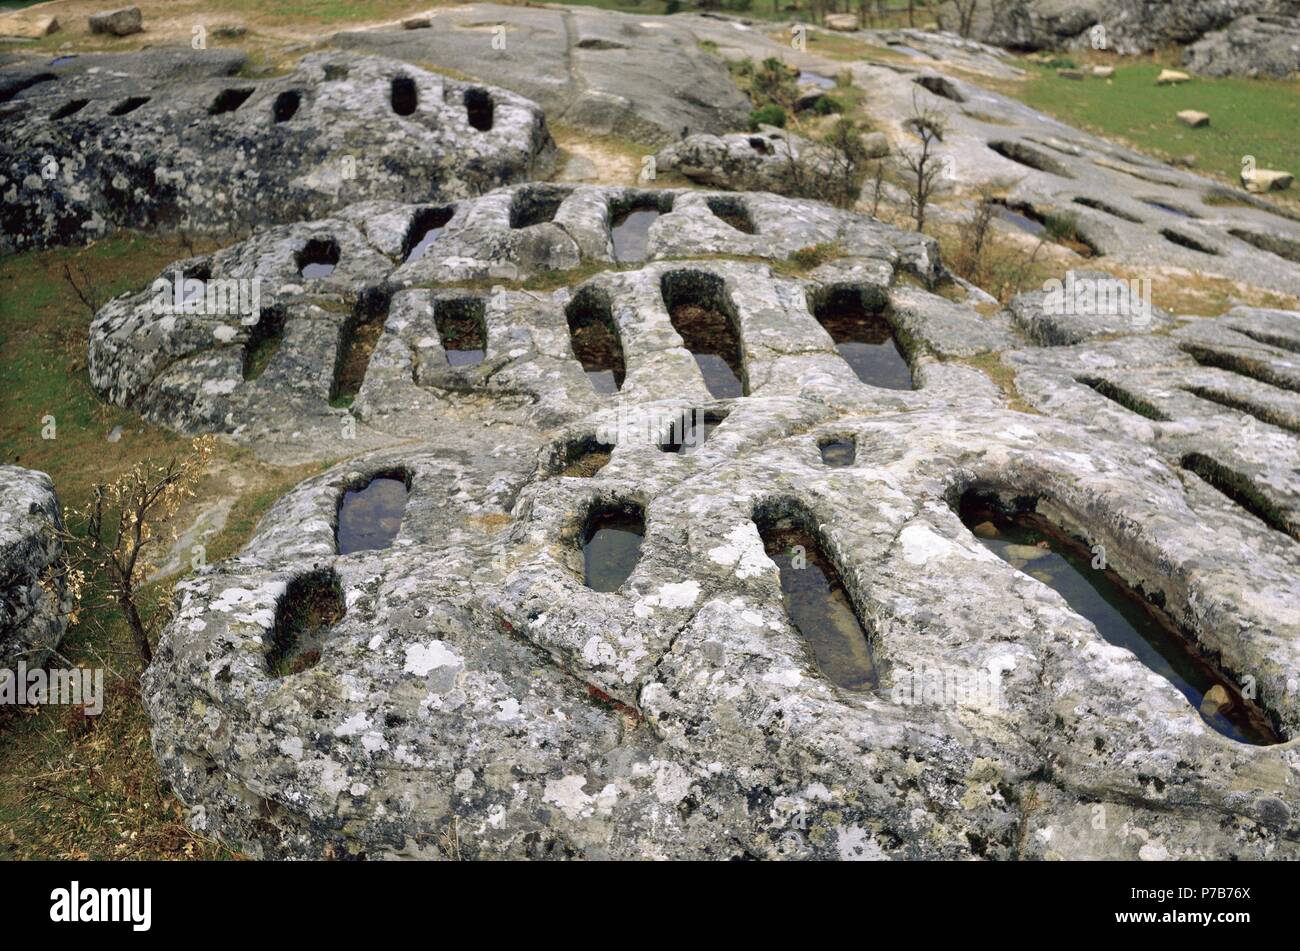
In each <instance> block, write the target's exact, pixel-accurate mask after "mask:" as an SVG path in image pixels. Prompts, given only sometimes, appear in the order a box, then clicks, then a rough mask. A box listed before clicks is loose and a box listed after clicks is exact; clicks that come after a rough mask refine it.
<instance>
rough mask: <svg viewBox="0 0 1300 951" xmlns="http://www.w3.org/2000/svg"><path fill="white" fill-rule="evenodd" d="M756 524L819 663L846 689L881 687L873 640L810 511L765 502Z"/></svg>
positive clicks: (796, 621) (788, 502)
mask: <svg viewBox="0 0 1300 951" xmlns="http://www.w3.org/2000/svg"><path fill="white" fill-rule="evenodd" d="M754 524H755V525H756V526H757V527H758V534H759V537H760V538H762V540H763V550H764V551H765V552H766V554H767V556H768V557H769V558H771V559H772V560H773V561H774V562H775V563H776V566H777V570H778V572H779V573H780V577H781V596H782V599H783V600H784V602H785V609H786V612H787V613H788V614H789V615H790V620H791V622H792V623H793V624H794V626H795V627H796V628H797V629H798V631H799V633H800V635H802V637H803V638H804V640H805V641H807V643H808V647H809V648H810V649H811V651H812V653H813V656H814V657H815V658H816V662H817V667H818V668H819V669H820V670H821V672H822V673H823V674H824V675H825V676H826V677H827V679H829V680H830V681H831V682H832V683H834V684H835V685H836V686H837V687H843V688H844V689H845V690H870V689H872V688H874V687H876V686H877V685H878V684H879V676H878V674H877V672H876V665H875V662H874V660H873V659H872V656H871V645H870V639H869V638H868V635H867V632H866V630H865V629H864V628H863V625H862V623H861V621H859V620H858V616H857V612H856V610H855V609H854V607H853V603H852V602H851V601H850V599H849V596H848V593H847V592H846V591H845V590H844V585H843V583H842V582H841V581H840V575H839V572H838V571H837V570H836V568H835V565H834V563H833V562H832V561H831V559H830V558H829V557H828V556H827V554H826V552H825V550H824V548H823V543H822V540H821V535H820V533H819V532H818V531H817V528H816V525H815V523H814V521H813V519H812V517H811V516H810V515H809V513H808V511H807V509H805V508H804V507H803V506H802V505H800V504H799V503H797V502H794V501H792V500H789V499H781V500H776V501H772V502H765V503H763V504H762V505H760V506H758V507H757V508H756V509H755V511H754Z"/></svg>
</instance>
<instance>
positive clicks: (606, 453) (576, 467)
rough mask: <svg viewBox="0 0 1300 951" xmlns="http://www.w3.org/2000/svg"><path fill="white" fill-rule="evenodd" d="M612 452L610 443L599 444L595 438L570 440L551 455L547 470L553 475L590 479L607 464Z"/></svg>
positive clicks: (587, 437)
mask: <svg viewBox="0 0 1300 951" xmlns="http://www.w3.org/2000/svg"><path fill="white" fill-rule="evenodd" d="M613 452H614V446H613V444H612V443H606V442H601V441H600V440H599V439H597V438H596V437H595V436H583V437H581V438H579V439H570V440H568V441H566V442H564V443H562V444H561V445H560V446H559V447H557V449H556V451H554V452H553V453H552V455H551V461H550V465H549V466H548V467H547V468H548V469H549V471H550V472H551V473H552V474H553V475H560V476H570V477H572V478H578V479H590V478H592V477H593V476H595V475H596V474H597V473H598V472H600V470H601V469H603V468H605V466H607V465H608V464H609V460H610V456H611V455H613Z"/></svg>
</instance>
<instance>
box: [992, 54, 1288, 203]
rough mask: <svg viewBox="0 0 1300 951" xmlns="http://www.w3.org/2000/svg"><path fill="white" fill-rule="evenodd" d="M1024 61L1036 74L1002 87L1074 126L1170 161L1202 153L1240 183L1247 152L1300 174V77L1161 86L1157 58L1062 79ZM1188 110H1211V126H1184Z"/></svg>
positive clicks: (1213, 170) (1261, 162)
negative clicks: (1105, 74) (1106, 74)
mask: <svg viewBox="0 0 1300 951" xmlns="http://www.w3.org/2000/svg"><path fill="white" fill-rule="evenodd" d="M1022 65H1023V66H1025V67H1026V68H1027V69H1028V70H1029V72H1030V76H1031V78H1030V79H1029V80H1028V81H1026V82H1024V83H1019V84H1015V85H1000V88H1001V89H1002V90H1003V91H1004V92H1007V93H1009V94H1011V95H1013V96H1015V97H1017V98H1019V99H1021V100H1023V101H1024V102H1026V103H1027V104H1028V105H1030V106H1033V107H1034V108H1036V109H1041V110H1042V111H1043V112H1046V113H1048V114H1050V115H1053V116H1056V117H1057V118H1060V119H1063V120H1064V121H1066V122H1069V123H1071V124H1072V125H1077V126H1080V127H1082V128H1086V129H1089V130H1090V131H1093V132H1096V133H1098V134H1100V135H1103V136H1106V137H1107V138H1112V139H1119V140H1123V141H1126V142H1129V143H1131V144H1132V145H1134V146H1135V147H1137V148H1139V149H1141V150H1143V151H1145V152H1148V153H1150V154H1152V155H1155V156H1157V157H1159V158H1162V159H1171V158H1174V157H1178V156H1183V155H1195V156H1196V168H1197V170H1198V171H1204V172H1208V173H1210V174H1213V175H1215V176H1217V177H1219V178H1222V179H1225V180H1228V181H1232V182H1237V181H1239V177H1240V173H1241V164H1242V159H1243V157H1244V156H1246V155H1253V156H1254V157H1255V161H1256V164H1257V165H1258V166H1259V167H1260V168H1282V169H1286V170H1288V171H1293V172H1298V173H1300V167H1298V166H1300V146H1298V145H1297V138H1296V130H1297V129H1300V82H1296V81H1293V80H1272V79H1238V78H1224V79H1210V78H1206V77H1195V78H1193V79H1192V81H1191V82H1188V83H1182V84H1180V85H1176V86H1157V85H1156V76H1157V75H1158V74H1159V73H1160V70H1161V69H1163V68H1164V67H1163V66H1162V65H1161V64H1160V63H1157V62H1141V63H1133V64H1131V65H1117V66H1116V67H1115V76H1114V78H1113V79H1112V80H1110V81H1109V82H1108V81H1107V80H1104V79H1100V78H1094V77H1088V78H1086V79H1085V80H1083V81H1082V82H1079V81H1077V80H1069V79H1061V78H1060V77H1058V76H1057V75H1056V74H1055V72H1054V71H1053V69H1052V67H1051V66H1050V65H1049V64H1040V63H1034V62H1031V61H1029V60H1022ZM1184 109H1195V110H1197V111H1199V112H1207V113H1209V115H1210V124H1209V126H1207V127H1205V128H1201V129H1191V128H1188V127H1187V126H1184V125H1181V124H1180V123H1179V122H1178V120H1177V119H1176V118H1175V115H1176V114H1177V113H1178V112H1180V111H1182V110H1184Z"/></svg>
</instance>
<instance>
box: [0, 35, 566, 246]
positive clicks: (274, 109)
mask: <svg viewBox="0 0 1300 951" xmlns="http://www.w3.org/2000/svg"><path fill="white" fill-rule="evenodd" d="M96 59H97V58H96V57H93V56H81V57H76V58H75V61H74V63H73V64H69V66H68V67H67V68H65V69H64V70H62V71H60V72H57V73H55V72H48V71H47V72H45V73H37V74H35V75H27V74H28V73H30V70H27V72H26V73H23V69H25V67H24V68H22V69H18V72H19V73H21V74H22V75H20V76H18V77H16V78H17V80H19V82H18V84H19V85H20V87H21V88H20V89H19V90H18V91H17V92H16V94H15V95H14V98H13V101H12V102H11V103H10V105H11V107H12V108H11V111H10V112H9V114H8V116H7V117H6V119H5V122H4V131H5V135H4V136H3V140H0V165H2V166H3V171H0V221H3V225H4V237H3V239H2V242H0V249H3V250H6V251H14V250H21V249H24V248H30V247H45V246H48V245H53V244H61V243H66V242H72V241H84V240H87V239H90V238H94V237H97V236H99V235H102V234H105V233H107V232H109V231H112V230H114V229H115V228H120V227H135V228H147V229H150V230H155V231H187V232H196V233H205V232H206V233H230V232H232V231H240V230H243V229H247V228H251V227H254V226H257V225H263V224H271V223H279V222H286V221H298V220H305V219H312V218H320V217H323V216H325V215H328V214H330V213H332V212H334V211H336V210H338V209H340V208H343V207H344V206H346V205H349V204H353V203H356V202H358V201H365V200H368V199H376V198H384V199H387V200H394V201H446V200H454V199H459V198H465V197H469V196H472V195H477V194H481V193H483V192H485V191H489V190H490V189H492V188H495V187H497V186H500V185H503V184H508V183H511V182H515V181H520V180H523V179H527V178H530V177H532V176H533V175H535V174H540V173H542V172H544V171H545V169H546V167H547V165H548V163H549V162H550V160H551V158H552V155H553V151H554V145H553V143H552V141H551V138H550V135H549V133H548V132H547V131H546V125H545V121H544V119H543V116H542V113H541V111H540V110H539V109H538V108H537V107H536V106H535V105H533V104H532V103H530V102H528V101H527V100H524V99H521V98H520V97H519V96H516V95H514V94H513V93H508V92H505V91H504V90H499V89H491V88H488V87H483V86H475V85H472V84H467V83H460V82H456V81H454V80H450V79H446V78H445V77H443V76H440V75H438V74H436V73H431V72H428V71H426V70H423V69H419V68H417V67H414V66H408V65H404V64H394V63H392V62H389V61H386V60H381V59H376V58H374V57H365V56H357V55H355V54H348V53H339V52H334V53H313V54H310V55H308V56H307V57H305V58H304V59H303V60H302V62H301V64H300V65H299V66H298V68H297V69H296V70H294V72H292V73H290V74H289V75H287V76H283V77H279V78H275V79H264V80H251V79H243V78H234V77H232V78H229V79H211V80H207V81H203V80H198V81H194V82H187V83H185V84H183V85H179V84H176V83H175V82H167V81H164V80H160V79H159V80H155V79H152V78H146V76H147V73H146V76H137V75H134V74H133V73H132V72H130V71H119V70H118V69H112V70H108V69H106V68H100V67H97V66H96ZM114 62H115V63H118V64H119V65H121V64H122V61H121V59H118V60H115V61H114ZM149 62H150V61H149V60H142V63H143V64H145V65H143V66H142V69H144V70H147V69H148V66H147V64H148V63H149Z"/></svg>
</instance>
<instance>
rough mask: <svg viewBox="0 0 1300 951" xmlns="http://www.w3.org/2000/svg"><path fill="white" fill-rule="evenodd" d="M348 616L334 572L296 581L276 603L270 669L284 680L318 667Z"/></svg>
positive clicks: (267, 661)
mask: <svg viewBox="0 0 1300 951" xmlns="http://www.w3.org/2000/svg"><path fill="white" fill-rule="evenodd" d="M346 613H347V608H346V607H345V606H344V604H343V593H342V591H341V589H340V587H339V578H338V575H337V574H335V573H334V572H333V571H332V570H330V569H321V570H318V571H313V572H311V573H309V574H304V575H299V576H297V577H295V578H293V579H292V580H291V581H290V582H289V583H288V586H287V587H286V588H285V590H284V595H283V596H282V597H281V598H280V600H279V601H278V602H277V603H276V609H275V623H274V626H273V627H272V628H271V639H270V645H269V647H268V649H267V652H266V670H267V671H268V672H269V673H270V675H271V676H272V677H275V678H280V677H289V676H292V675H293V674H299V673H302V672H303V671H304V670H309V669H310V668H312V667H315V666H316V665H317V664H319V663H320V660H321V653H322V652H323V651H324V650H325V649H326V642H327V641H328V640H329V638H330V636H331V633H332V629H333V627H334V625H336V624H337V623H338V622H339V621H340V620H342V618H343V616H344V615H345V614H346Z"/></svg>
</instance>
